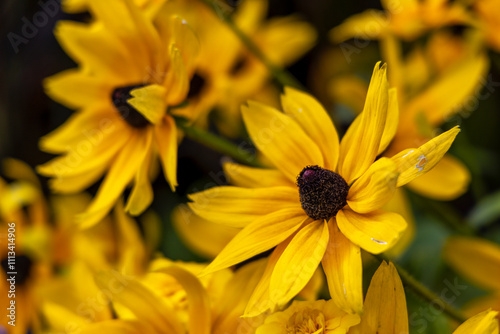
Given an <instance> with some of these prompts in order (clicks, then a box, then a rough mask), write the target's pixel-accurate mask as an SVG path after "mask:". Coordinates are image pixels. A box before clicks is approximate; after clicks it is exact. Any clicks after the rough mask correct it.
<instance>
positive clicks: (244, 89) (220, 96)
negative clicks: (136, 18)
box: [167, 0, 316, 137]
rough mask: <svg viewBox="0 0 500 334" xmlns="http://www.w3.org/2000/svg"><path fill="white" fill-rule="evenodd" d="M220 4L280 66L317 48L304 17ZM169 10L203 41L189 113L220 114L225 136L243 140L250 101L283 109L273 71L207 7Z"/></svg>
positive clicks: (183, 4) (259, 2)
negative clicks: (244, 116)
mask: <svg viewBox="0 0 500 334" xmlns="http://www.w3.org/2000/svg"><path fill="white" fill-rule="evenodd" d="M214 2H215V3H217V6H220V11H221V12H225V13H229V12H231V19H232V20H233V22H234V24H235V25H236V26H237V27H238V28H239V29H240V30H241V31H242V32H243V33H244V34H245V35H246V36H248V38H250V39H251V40H252V41H253V42H254V43H255V44H256V45H257V46H258V47H259V49H260V50H261V51H262V53H263V54H264V55H265V56H266V57H267V59H268V60H269V61H271V62H272V63H273V64H274V65H276V66H280V67H284V66H288V65H290V64H292V63H293V62H295V61H296V60H297V59H299V58H300V57H301V56H302V55H303V54H304V53H305V52H307V51H308V50H309V49H310V48H312V46H313V45H314V42H315V40H316V32H315V31H314V28H313V27H312V26H311V25H310V24H309V23H307V22H305V21H304V20H302V19H301V18H300V17H299V16H298V15H290V16H285V17H272V18H270V19H266V14H267V8H268V5H269V4H268V2H269V1H268V0H251V1H241V2H239V3H238V5H237V6H235V7H234V8H233V7H231V6H228V5H227V4H226V3H225V1H220V2H217V1H214ZM167 6H171V7H172V10H174V11H176V12H179V13H181V14H180V15H182V16H183V17H185V18H186V20H188V22H189V23H190V25H192V26H193V29H194V31H195V32H196V35H197V36H198V37H199V40H200V57H199V61H198V63H197V66H196V74H195V76H194V77H193V80H192V81H191V87H192V89H191V90H190V93H189V99H188V101H189V104H188V106H187V107H186V108H187V109H188V110H192V112H193V113H195V114H201V115H205V116H206V115H208V113H209V112H210V111H211V110H215V111H216V115H215V117H213V120H214V122H215V124H216V126H217V127H218V129H219V130H220V132H221V133H223V134H224V135H226V136H230V137H236V136H238V135H240V134H241V130H242V122H241V114H240V105H241V104H243V103H244V102H245V101H246V100H248V99H250V98H252V99H259V100H260V101H264V102H266V103H275V104H278V95H279V93H278V92H277V89H276V88H275V87H273V86H272V85H271V84H270V82H271V80H270V79H271V74H270V72H269V70H268V69H267V68H266V66H265V65H264V64H263V63H262V62H261V61H260V60H259V59H258V58H257V57H255V55H254V54H253V53H252V52H251V51H250V50H248V49H247V47H246V46H245V45H244V43H243V42H242V41H241V40H240V38H239V36H237V35H236V34H235V32H234V31H233V30H232V29H231V28H230V27H229V26H228V25H227V24H226V22H223V21H222V20H221V18H220V17H219V16H218V15H217V14H216V13H215V12H214V11H212V10H211V9H210V8H209V7H208V6H207V5H206V4H204V3H203V1H198V0H182V1H171V2H170V3H169V4H167ZM206 121H207V120H206V118H205V117H202V118H200V122H206Z"/></svg>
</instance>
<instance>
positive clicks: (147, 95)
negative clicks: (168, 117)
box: [127, 85, 167, 125]
mask: <svg viewBox="0 0 500 334" xmlns="http://www.w3.org/2000/svg"><path fill="white" fill-rule="evenodd" d="M165 94H166V91H165V87H163V86H160V85H147V86H144V87H140V88H136V89H132V90H131V91H130V95H132V98H130V99H128V100H127V103H128V104H130V105H131V106H132V107H134V108H135V109H136V110H137V111H138V112H139V113H141V115H142V116H144V117H145V118H146V119H147V120H148V121H149V122H150V123H152V124H155V125H157V124H159V123H160V122H161V121H162V119H163V116H164V115H165V113H166V111H167V110H166V109H167V105H166V103H165Z"/></svg>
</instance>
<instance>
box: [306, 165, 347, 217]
mask: <svg viewBox="0 0 500 334" xmlns="http://www.w3.org/2000/svg"><path fill="white" fill-rule="evenodd" d="M297 186H298V187H299V195H300V204H302V209H304V211H305V212H306V214H307V215H308V216H309V217H311V218H313V219H330V218H331V217H334V216H335V215H336V214H337V212H338V211H339V210H340V209H342V208H343V207H344V206H345V205H346V204H347V194H348V193H349V186H348V185H347V182H345V180H344V179H343V178H342V176H340V175H339V174H337V173H335V172H332V171H331V170H328V169H324V168H321V167H319V166H307V167H305V168H304V169H303V170H302V171H301V172H300V174H299V175H298V176H297Z"/></svg>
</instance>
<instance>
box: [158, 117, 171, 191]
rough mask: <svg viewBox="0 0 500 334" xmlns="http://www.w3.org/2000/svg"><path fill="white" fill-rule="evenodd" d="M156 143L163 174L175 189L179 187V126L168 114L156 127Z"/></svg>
mask: <svg viewBox="0 0 500 334" xmlns="http://www.w3.org/2000/svg"><path fill="white" fill-rule="evenodd" d="M154 133H155V135H154V136H155V143H156V146H157V147H158V154H159V155H160V159H161V165H162V167H163V175H164V176H165V179H166V180H167V181H168V184H169V185H170V189H172V191H175V188H176V187H177V127H176V126H175V121H174V119H173V118H172V117H170V116H166V117H164V118H163V120H162V122H161V124H158V125H157V126H155V128H154Z"/></svg>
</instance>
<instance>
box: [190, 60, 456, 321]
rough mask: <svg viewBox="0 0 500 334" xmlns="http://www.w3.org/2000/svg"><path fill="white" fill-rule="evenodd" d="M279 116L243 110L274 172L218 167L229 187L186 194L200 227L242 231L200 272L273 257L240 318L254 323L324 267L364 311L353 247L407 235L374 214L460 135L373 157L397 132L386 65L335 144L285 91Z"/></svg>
mask: <svg viewBox="0 0 500 334" xmlns="http://www.w3.org/2000/svg"><path fill="white" fill-rule="evenodd" d="M282 105H283V109H284V111H285V112H284V113H282V112H280V111H278V110H276V109H273V108H271V107H267V106H265V105H262V104H259V103H256V102H251V101H250V102H249V104H248V107H247V106H244V107H243V110H242V113H243V118H244V121H245V125H246V127H247V130H248V132H249V134H250V137H251V138H252V140H253V142H254V143H255V145H256V146H257V148H258V149H259V150H260V151H261V152H262V153H263V155H264V156H265V158H266V159H268V161H269V162H270V163H271V164H272V165H273V166H274V168H273V169H259V168H250V167H245V166H240V165H235V164H232V163H228V164H225V166H224V167H225V170H226V172H227V175H228V178H229V180H230V182H231V183H232V184H234V185H236V186H226V187H216V188H213V189H209V190H207V191H204V192H200V193H196V194H192V195H190V198H191V200H193V203H190V207H191V208H192V209H193V211H194V212H195V213H197V214H198V215H200V216H202V217H204V218H205V219H208V220H211V221H214V222H217V223H220V224H224V225H228V226H233V227H238V228H243V229H242V230H241V231H240V232H239V233H238V234H237V235H236V236H235V237H234V238H233V239H232V240H231V242H230V243H229V244H228V245H227V246H226V247H225V248H224V249H223V250H222V251H221V253H220V254H219V255H218V256H217V257H216V258H215V260H214V261H213V262H212V263H211V264H210V265H209V266H208V267H207V269H206V270H205V271H204V273H205V274H208V273H211V272H214V271H217V270H220V269H223V268H227V267H229V266H232V265H234V264H237V263H240V262H242V261H245V260H247V259H249V258H251V257H253V256H255V255H258V254H260V253H262V252H265V251H267V250H270V249H273V248H274V247H275V248H274V250H273V252H272V254H271V255H270V258H269V262H268V266H267V268H266V271H265V273H264V276H263V278H262V280H261V282H260V283H259V285H258V287H257V288H256V290H255V292H254V295H253V296H252V299H251V300H250V302H249V305H248V308H247V310H246V312H245V313H246V314H247V315H249V316H250V315H255V314H259V313H261V312H264V311H266V310H268V309H272V310H274V309H275V308H276V307H277V306H283V305H284V304H286V303H287V302H288V301H290V300H291V299H292V298H293V297H294V296H295V295H296V294H297V293H298V292H299V291H300V290H301V289H302V288H303V287H304V285H305V284H306V283H307V282H308V281H309V279H310V278H311V276H312V274H313V273H314V272H315V270H316V268H317V266H318V264H319V263H320V262H321V263H322V266H323V269H324V271H325V273H326V277H327V280H328V288H329V290H330V294H331V296H332V299H333V300H334V301H335V303H337V305H338V306H339V307H340V308H341V309H343V310H345V311H347V312H361V309H362V291H361V270H362V266H361V255H360V248H363V249H365V250H367V251H368V252H371V253H380V252H384V251H386V250H387V249H389V248H390V247H391V246H393V245H394V244H395V242H396V241H397V240H398V238H399V236H400V234H401V232H402V231H404V229H405V228H406V222H405V221H404V219H403V218H402V217H401V216H399V215H398V214H395V213H392V212H386V211H382V210H380V208H381V207H382V206H383V205H384V204H385V203H386V202H387V201H388V200H389V199H390V198H391V196H392V194H393V193H394V191H395V189H396V188H397V187H399V186H402V185H404V184H406V183H408V182H410V181H411V180H413V179H415V178H416V177H418V176H419V175H422V174H424V173H425V172H427V171H428V170H430V169H431V168H432V167H433V166H434V165H435V164H436V163H437V162H438V161H439V159H440V158H441V157H442V156H443V155H444V153H445V152H446V151H447V150H448V148H449V147H450V145H451V143H452V142H453V140H454V138H455V136H456V135H457V134H458V132H459V129H458V128H457V127H455V128H453V129H451V130H449V131H447V132H445V133H443V134H441V135H440V136H438V137H436V138H434V139H432V140H430V141H429V142H427V143H425V144H424V145H422V146H420V147H419V148H409V149H406V150H404V151H402V152H400V153H399V154H397V155H395V156H394V157H392V158H391V159H389V158H382V159H379V160H376V157H377V156H378V155H379V154H380V153H381V152H382V151H383V150H384V149H385V148H386V146H387V145H388V144H389V142H390V140H391V139H392V137H393V135H394V133H395V131H396V128H397V113H398V110H397V100H396V94H395V91H394V90H392V89H391V90H390V89H389V87H388V83H387V78H386V66H385V65H384V66H382V67H381V68H379V64H377V65H376V66H375V69H374V71H373V76H372V80H371V83H370V88H369V90H368V94H367V98H366V103H365V108H364V111H363V112H362V113H361V114H360V116H359V117H358V118H357V119H356V120H355V121H354V123H353V125H352V126H351V127H350V128H349V130H348V131H347V133H346V135H345V136H344V138H343V139H342V141H341V142H340V143H339V140H338V135H337V132H336V130H335V127H334V125H333V123H332V122H331V120H330V118H329V117H328V114H327V113H326V111H325V110H324V109H323V107H322V106H321V105H320V104H319V103H318V102H317V101H316V100H315V99H314V98H312V97H311V96H309V95H308V94H305V93H301V92H299V91H296V90H293V89H286V90H285V94H284V95H283V96H282Z"/></svg>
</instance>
